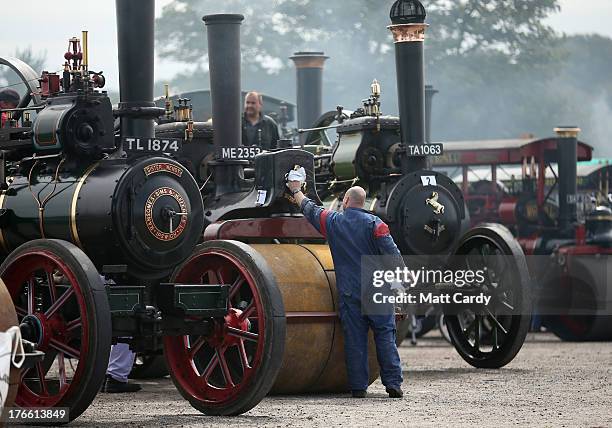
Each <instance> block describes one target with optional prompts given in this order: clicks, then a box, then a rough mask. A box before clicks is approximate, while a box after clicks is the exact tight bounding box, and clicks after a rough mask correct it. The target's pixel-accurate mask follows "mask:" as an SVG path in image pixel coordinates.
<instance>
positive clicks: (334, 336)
mask: <svg viewBox="0 0 612 428" xmlns="http://www.w3.org/2000/svg"><path fill="white" fill-rule="evenodd" d="M252 247H253V249H255V250H256V251H257V252H259V254H261V256H262V257H263V258H264V259H265V260H266V261H267V264H268V266H269V268H270V270H271V271H272V273H273V275H274V277H275V280H276V284H277V286H278V288H279V289H280V292H281V295H282V299H283V303H284V306H285V315H286V321H287V333H286V341H285V352H284V355H283V362H282V366H281V369H280V372H279V374H278V377H277V378H276V382H275V384H274V387H273V388H272V393H277V394H280V393H282V394H287V393H299V392H338V391H348V389H349V386H348V380H347V375H346V369H345V362H344V340H343V334H342V326H341V325H340V319H339V318H338V293H337V291H336V275H335V272H334V266H333V263H332V258H331V253H330V251H329V247H328V246H326V245H285V244H283V245H263V244H262V245H253V246H252ZM369 363H370V383H372V382H374V380H375V379H376V378H377V377H378V366H377V364H376V353H375V348H374V342H373V339H372V337H371V335H370V343H369Z"/></svg>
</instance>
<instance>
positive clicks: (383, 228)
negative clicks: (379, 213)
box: [374, 222, 391, 238]
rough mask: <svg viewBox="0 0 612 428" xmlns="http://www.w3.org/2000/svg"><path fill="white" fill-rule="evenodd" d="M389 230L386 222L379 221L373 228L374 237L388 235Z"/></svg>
mask: <svg viewBox="0 0 612 428" xmlns="http://www.w3.org/2000/svg"><path fill="white" fill-rule="evenodd" d="M390 234H391V232H390V231H389V226H387V223H385V222H380V223H379V224H378V226H376V229H374V238H382V237H383V236H389V235H390Z"/></svg>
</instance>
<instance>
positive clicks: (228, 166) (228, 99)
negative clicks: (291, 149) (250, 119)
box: [202, 14, 244, 196]
mask: <svg viewBox="0 0 612 428" xmlns="http://www.w3.org/2000/svg"><path fill="white" fill-rule="evenodd" d="M202 20H203V21H204V23H205V24H206V30H207V33H208V66H209V74H210V98H211V103H212V119H213V126H214V129H215V132H214V134H213V143H214V145H215V148H216V149H217V152H219V151H220V149H221V147H239V146H242V100H241V92H240V90H241V88H240V60H241V54H240V25H241V24H242V21H243V20H244V16H243V15H233V14H217V15H206V16H204V17H203V18H202ZM243 164H244V162H243V161H231V160H219V161H215V162H213V163H212V164H211V165H212V166H213V167H214V173H215V176H214V182H215V186H216V191H215V193H216V195H217V196H220V195H222V194H225V193H235V192H239V191H241V185H240V184H241V182H242V178H243V166H242V165H243Z"/></svg>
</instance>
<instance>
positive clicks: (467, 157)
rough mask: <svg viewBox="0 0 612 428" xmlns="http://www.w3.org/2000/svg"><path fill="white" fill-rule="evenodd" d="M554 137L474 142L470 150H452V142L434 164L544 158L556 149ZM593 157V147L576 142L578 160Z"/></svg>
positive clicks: (489, 163) (446, 164)
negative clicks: (501, 143)
mask: <svg viewBox="0 0 612 428" xmlns="http://www.w3.org/2000/svg"><path fill="white" fill-rule="evenodd" d="M556 150H557V140H556V138H545V139H542V140H535V141H529V140H526V141H525V144H523V145H520V146H515V147H496V148H487V147H486V145H482V146H479V145H478V144H477V142H475V144H474V147H473V148H471V149H470V150H453V149H452V144H448V145H445V147H444V156H441V157H439V158H437V159H436V161H435V163H434V166H436V167H442V166H462V165H465V166H469V165H504V164H506V165H507V164H522V163H523V159H524V158H530V157H532V156H535V158H536V159H544V154H545V152H548V151H556ZM592 157H593V148H592V147H591V146H589V145H587V144H585V143H582V142H578V159H577V160H578V161H590V160H591V159H592Z"/></svg>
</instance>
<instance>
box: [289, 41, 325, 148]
mask: <svg viewBox="0 0 612 428" xmlns="http://www.w3.org/2000/svg"><path fill="white" fill-rule="evenodd" d="M290 59H292V60H293V62H294V63H295V68H296V74H297V112H298V128H302V129H304V128H310V127H311V126H313V124H314V122H315V120H317V119H318V118H319V117H320V116H321V112H322V109H323V66H324V63H325V60H326V59H328V57H326V56H325V55H324V54H323V52H296V53H294V54H293V56H292V57H290ZM306 136H307V134H302V135H301V136H300V139H302V138H306Z"/></svg>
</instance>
